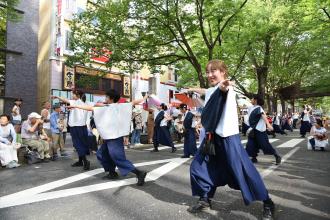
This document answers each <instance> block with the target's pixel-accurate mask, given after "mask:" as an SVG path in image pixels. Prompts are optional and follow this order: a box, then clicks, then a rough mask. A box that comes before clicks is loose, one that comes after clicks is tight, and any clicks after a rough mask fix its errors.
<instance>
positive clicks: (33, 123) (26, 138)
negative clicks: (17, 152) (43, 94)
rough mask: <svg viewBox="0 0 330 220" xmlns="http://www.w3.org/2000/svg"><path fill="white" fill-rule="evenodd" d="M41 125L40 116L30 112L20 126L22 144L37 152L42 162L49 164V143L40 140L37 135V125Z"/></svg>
mask: <svg viewBox="0 0 330 220" xmlns="http://www.w3.org/2000/svg"><path fill="white" fill-rule="evenodd" d="M41 123H42V120H41V115H39V114H38V113H36V112H32V113H31V114H30V115H29V116H28V119H27V120H26V121H24V122H23V124H22V143H23V144H25V145H28V146H29V147H31V148H32V150H37V151H38V153H39V155H40V159H41V160H42V162H49V159H50V155H49V143H48V142H47V141H45V140H42V139H41V138H40V137H39V135H38V127H39V124H41Z"/></svg>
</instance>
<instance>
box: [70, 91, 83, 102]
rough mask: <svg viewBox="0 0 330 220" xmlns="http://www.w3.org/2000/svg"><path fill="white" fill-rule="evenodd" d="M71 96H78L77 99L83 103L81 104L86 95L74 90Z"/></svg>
mask: <svg viewBox="0 0 330 220" xmlns="http://www.w3.org/2000/svg"><path fill="white" fill-rule="evenodd" d="M73 94H75V95H77V96H79V98H80V99H81V100H82V101H83V102H86V95H85V93H84V92H83V91H80V90H75V91H73Z"/></svg>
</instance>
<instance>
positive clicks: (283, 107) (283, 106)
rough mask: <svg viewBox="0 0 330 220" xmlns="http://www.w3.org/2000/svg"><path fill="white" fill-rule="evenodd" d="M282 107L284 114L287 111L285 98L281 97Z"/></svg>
mask: <svg viewBox="0 0 330 220" xmlns="http://www.w3.org/2000/svg"><path fill="white" fill-rule="evenodd" d="M281 107H282V114H284V113H285V100H284V99H283V98H281Z"/></svg>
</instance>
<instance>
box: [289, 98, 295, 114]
mask: <svg viewBox="0 0 330 220" xmlns="http://www.w3.org/2000/svg"><path fill="white" fill-rule="evenodd" d="M290 103H291V106H292V114H294V113H295V109H294V99H292V100H291V102H290Z"/></svg>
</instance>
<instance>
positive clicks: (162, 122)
mask: <svg viewBox="0 0 330 220" xmlns="http://www.w3.org/2000/svg"><path fill="white" fill-rule="evenodd" d="M169 116H170V115H169V114H168V113H167V112H165V114H164V118H163V120H162V121H161V122H160V127H163V126H167V122H168V120H167V119H166V117H169Z"/></svg>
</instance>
